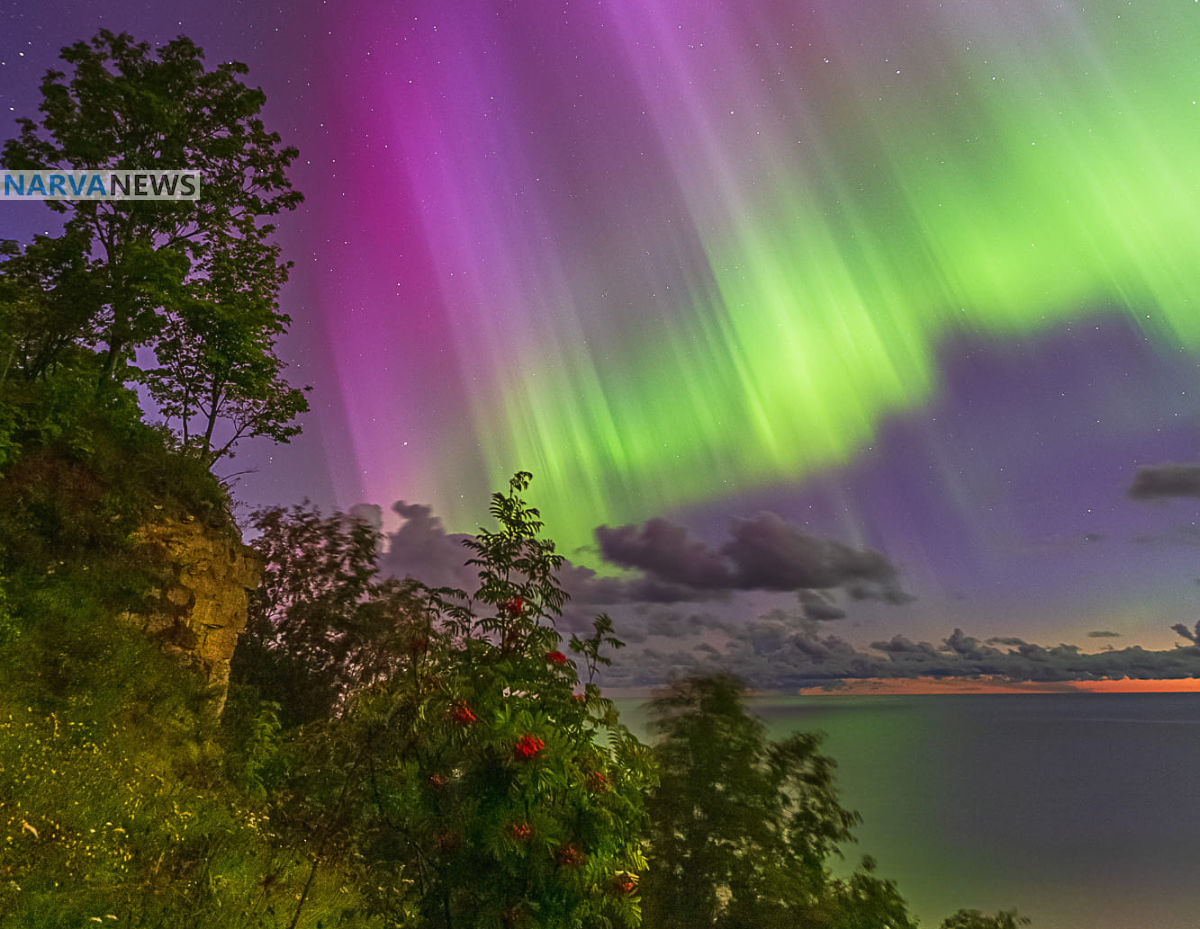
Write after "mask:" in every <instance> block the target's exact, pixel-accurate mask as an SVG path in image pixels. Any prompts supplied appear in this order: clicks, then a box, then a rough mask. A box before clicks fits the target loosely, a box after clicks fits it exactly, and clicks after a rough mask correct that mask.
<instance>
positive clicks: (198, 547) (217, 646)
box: [131, 519, 262, 711]
mask: <svg viewBox="0 0 1200 929" xmlns="http://www.w3.org/2000/svg"><path fill="white" fill-rule="evenodd" d="M136 540H137V542H138V543H140V544H141V545H142V546H143V547H144V548H145V549H146V550H147V554H148V555H149V557H150V559H151V560H152V561H153V563H154V564H155V565H157V566H158V567H159V568H160V570H161V572H162V578H163V581H162V584H161V586H160V587H159V588H157V589H156V590H154V591H152V592H151V593H152V598H151V600H150V602H149V604H148V608H147V610H146V612H145V613H142V614H139V615H138V616H137V617H136V621H137V622H140V623H142V624H143V628H144V630H145V631H146V633H147V634H148V635H150V636H152V637H153V638H154V639H156V640H157V641H158V642H159V644H160V645H161V647H162V648H163V650H164V651H166V652H169V653H173V654H176V655H178V656H179V657H180V658H182V659H183V660H184V661H186V662H187V663H188V664H191V665H192V666H194V667H196V668H198V669H199V670H200V671H201V672H202V673H203V674H204V675H205V677H206V678H207V679H208V681H209V683H210V684H212V685H213V687H214V688H216V690H217V693H218V697H217V701H218V711H219V709H220V706H221V705H223V704H224V702H225V692H226V689H227V688H228V684H229V661H230V659H231V658H232V657H233V649H234V647H235V646H236V645H237V639H238V635H239V634H240V633H241V631H242V630H243V629H244V628H245V627H246V610H247V604H248V600H249V595H250V592H251V591H252V590H254V588H255V587H257V586H258V582H259V578H260V577H261V574H262V567H261V565H260V563H259V561H258V558H257V556H256V555H255V553H254V550H253V549H251V548H250V547H249V546H247V545H243V544H242V543H241V541H240V540H238V539H236V538H235V537H234V536H233V535H232V534H231V533H230V532H228V531H221V530H218V529H213V528H211V527H209V526H207V525H205V524H204V523H202V522H199V521H197V520H191V519H189V520H187V521H175V520H164V521H162V522H158V523H153V524H151V525H148V526H144V527H143V528H142V529H141V530H139V531H138V533H137V536H136ZM131 618H133V617H131Z"/></svg>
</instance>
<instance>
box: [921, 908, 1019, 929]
mask: <svg viewBox="0 0 1200 929" xmlns="http://www.w3.org/2000/svg"><path fill="white" fill-rule="evenodd" d="M1029 922H1030V921H1029V919H1028V918H1027V917H1024V916H1021V915H1019V914H1018V913H1017V911H1016V910H1001V911H1000V912H999V913H997V914H996V915H995V916H987V915H985V914H984V913H982V912H980V911H979V910H959V911H958V912H957V913H955V914H954V915H953V916H948V917H947V918H946V919H945V920H944V921H943V922H942V926H941V929H1018V927H1019V926H1028V925H1029Z"/></svg>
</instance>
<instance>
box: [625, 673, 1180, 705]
mask: <svg viewBox="0 0 1200 929" xmlns="http://www.w3.org/2000/svg"><path fill="white" fill-rule="evenodd" d="M662 686H665V685H662ZM661 689H662V687H605V688H603V692H604V696H606V697H608V698H609V699H611V700H640V701H643V702H644V701H648V700H652V699H653V698H654V696H655V694H656V692H658V691H659V690H661ZM1106 693H1113V694H1155V693H1159V694H1179V693H1200V678H1195V677H1185V678H1166V679H1152V680H1142V679H1136V678H1120V679H1116V680H1102V681H1009V680H1005V679H1003V678H950V679H943V678H932V677H915V678H878V677H876V678H859V679H855V680H844V681H843V680H839V681H830V682H829V683H827V684H814V685H813V686H811V687H800V688H796V689H794V690H753V689H752V690H749V691H747V695H748V696H749V697H752V698H759V699H764V698H771V697H861V696H938V695H945V696H956V695H964V694H1106Z"/></svg>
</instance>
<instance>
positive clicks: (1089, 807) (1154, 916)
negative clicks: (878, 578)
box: [619, 694, 1200, 929]
mask: <svg viewBox="0 0 1200 929" xmlns="http://www.w3.org/2000/svg"><path fill="white" fill-rule="evenodd" d="M619 704H620V706H621V709H622V718H623V719H625V721H626V723H627V724H628V725H629V726H630V728H632V729H634V731H636V732H638V734H639V735H643V736H644V735H645V715H644V713H643V712H641V710H640V708H639V707H638V704H637V702H636V701H619ZM753 706H754V709H755V712H757V713H758V714H759V715H760V716H761V717H762V718H763V720H764V721H765V722H766V724H767V726H768V728H769V730H770V731H771V734H772V735H774V736H780V735H786V734H787V733H790V732H795V731H798V730H819V731H822V732H825V733H826V735H827V738H826V741H825V748H826V750H827V751H828V753H829V754H830V755H832V756H833V757H834V758H836V759H837V761H838V782H839V783H840V785H841V789H842V797H843V801H844V803H845V805H847V806H849V807H851V808H853V809H857V810H859V811H860V812H861V813H862V814H863V824H862V825H861V826H860V827H859V829H858V836H859V845H858V852H857V854H859V855H861V854H863V853H867V854H871V855H873V856H874V857H875V858H876V860H877V861H878V862H879V873H880V874H882V875H884V876H886V877H891V878H893V879H895V880H896V881H897V883H898V884H899V887H900V891H901V893H903V894H904V896H905V898H906V899H907V900H908V901H909V904H910V905H911V907H912V910H913V912H914V913H916V914H917V915H918V916H919V917H920V918H921V920H922V922H923V923H924V924H925V925H926V926H933V927H936V926H937V925H938V923H939V922H940V920H941V919H942V918H944V917H945V916H946V915H948V914H949V913H951V912H953V911H954V910H955V909H957V908H959V907H975V908H978V909H982V910H987V911H993V910H996V909H999V908H1002V907H1005V908H1007V907H1012V906H1016V907H1018V908H1019V909H1020V910H1021V912H1022V913H1024V914H1025V915H1027V916H1030V917H1032V918H1033V929H1197V927H1200V695H1196V694H1136V695H1125V694H1079V695H1073V694H1072V695H1060V694H1055V695H1046V696H1043V695H1026V694H1022V695H1002V696H994V695H971V696H961V697H959V696H925V697H849V696H845V697H840V696H829V697H793V698H771V699H762V700H757V701H754V702H753ZM852 851H853V849H851V852H852ZM847 857H848V858H849V857H850V855H849V854H848V856H847Z"/></svg>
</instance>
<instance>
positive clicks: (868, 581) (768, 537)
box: [596, 513, 911, 619]
mask: <svg viewBox="0 0 1200 929" xmlns="http://www.w3.org/2000/svg"><path fill="white" fill-rule="evenodd" d="M596 540H597V542H598V543H599V549H600V553H601V555H602V556H603V557H604V558H605V559H606V560H607V561H610V562H611V563H613V564H615V565H619V566H621V567H624V568H633V569H636V570H638V571H641V572H642V573H643V576H644V577H645V578H646V579H647V580H651V581H657V582H659V583H661V584H666V585H669V586H670V587H671V588H672V589H673V592H674V593H679V592H680V590H679V588H683V589H690V590H692V591H695V592H697V593H699V592H704V591H725V592H731V591H735V590H743V591H747V590H761V591H776V592H782V591H789V592H790V591H821V590H829V589H834V588H842V589H843V590H845V591H846V593H847V594H848V595H849V596H850V597H851V598H852V599H868V598H870V599H879V600H884V601H886V602H889V603H903V602H906V601H908V600H910V599H911V597H909V596H908V595H907V594H905V593H904V592H903V590H901V588H900V584H899V581H898V578H897V572H896V568H895V566H893V565H892V563H891V562H889V561H888V560H887V558H885V557H884V556H883V555H882V554H880V553H879V552H876V551H872V550H870V549H856V548H851V547H850V546H848V545H844V544H842V543H841V542H835V541H831V540H828V539H820V538H817V537H815V536H812V535H809V534H808V533H806V532H804V531H803V530H801V529H800V528H799V527H797V526H794V525H792V524H791V523H788V522H786V521H785V520H783V519H781V518H780V517H778V516H776V515H775V514H774V513H760V514H758V515H757V516H753V517H750V518H748V519H735V520H734V521H733V525H732V527H731V530H730V537H729V539H728V540H727V541H726V542H725V544H724V545H722V546H721V547H720V548H719V549H714V548H711V547H710V546H709V545H707V544H706V543H704V542H702V541H700V540H698V539H695V538H693V537H692V536H691V535H690V534H689V533H688V531H687V530H686V529H685V528H684V527H682V526H679V525H676V524H675V523H671V522H669V521H668V520H665V519H652V520H650V521H648V522H647V523H645V524H643V525H642V526H633V525H630V526H620V527H617V528H610V527H608V526H601V527H600V528H599V529H597V530H596ZM681 599H682V598H681ZM806 607H807V608H809V609H810V610H811V615H812V617H813V618H828V619H839V618H841V617H842V616H844V615H845V614H844V612H843V611H841V610H840V609H838V608H837V607H836V605H834V604H833V603H832V602H831V601H829V600H823V601H817V600H814V601H811V602H810V603H807V604H806Z"/></svg>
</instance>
